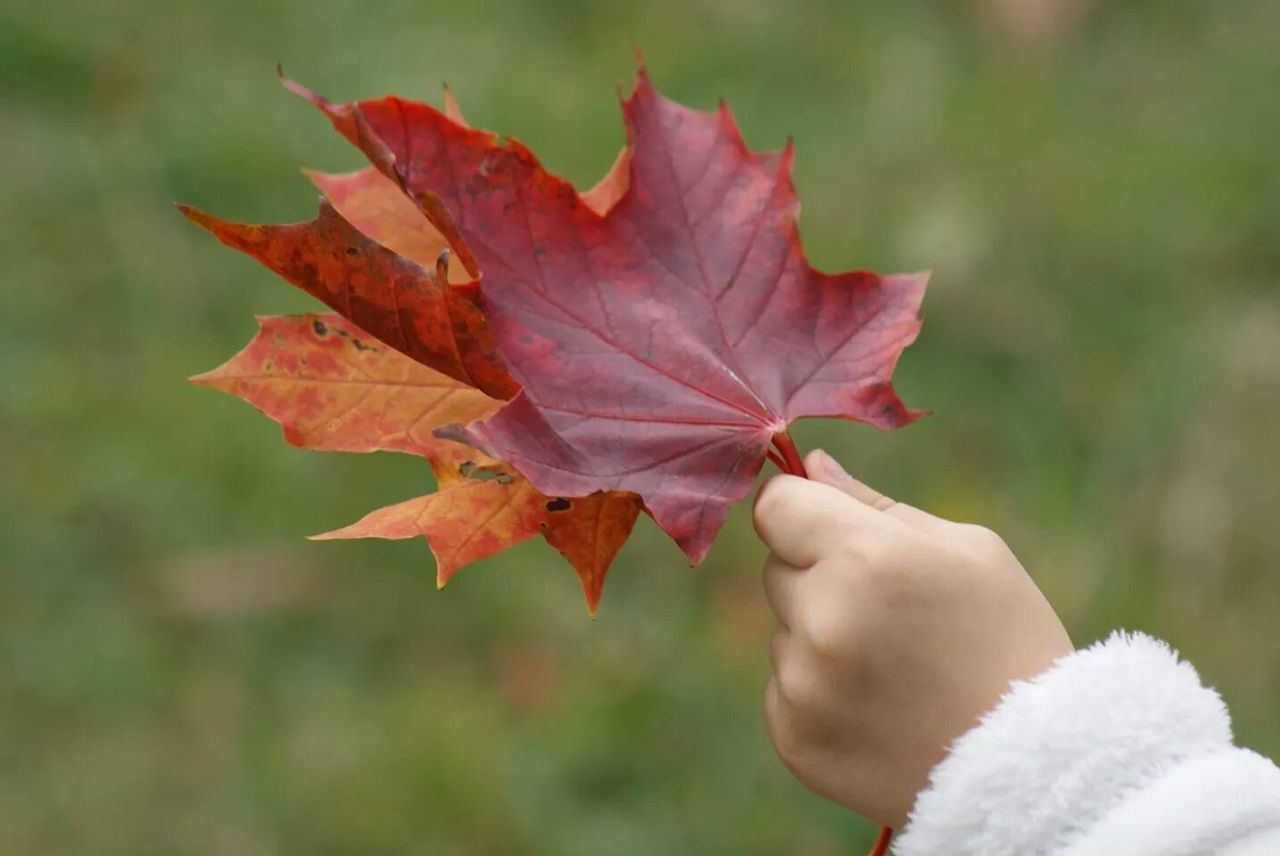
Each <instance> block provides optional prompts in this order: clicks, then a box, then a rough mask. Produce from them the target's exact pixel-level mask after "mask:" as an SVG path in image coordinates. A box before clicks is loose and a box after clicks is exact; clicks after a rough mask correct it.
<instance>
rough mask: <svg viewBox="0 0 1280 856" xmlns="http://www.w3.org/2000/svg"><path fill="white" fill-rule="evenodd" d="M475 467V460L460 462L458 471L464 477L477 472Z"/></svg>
mask: <svg viewBox="0 0 1280 856" xmlns="http://www.w3.org/2000/svg"><path fill="white" fill-rule="evenodd" d="M475 469H476V462H475V461H463V462H462V463H461V464H458V473H459V474H460V475H461V476H462V477H463V478H468V477H469V476H470V475H471V474H472V473H473V472H475Z"/></svg>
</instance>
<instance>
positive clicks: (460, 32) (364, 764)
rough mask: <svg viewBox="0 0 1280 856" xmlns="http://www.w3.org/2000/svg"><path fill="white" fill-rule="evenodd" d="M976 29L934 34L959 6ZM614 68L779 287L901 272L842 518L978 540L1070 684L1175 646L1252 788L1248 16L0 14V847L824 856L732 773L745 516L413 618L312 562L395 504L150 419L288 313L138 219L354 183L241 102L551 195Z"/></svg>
mask: <svg viewBox="0 0 1280 856" xmlns="http://www.w3.org/2000/svg"><path fill="white" fill-rule="evenodd" d="M974 5H976V4H974ZM637 46H638V47H640V48H642V49H643V50H644V52H645V54H646V56H647V59H648V64H649V67H650V69H651V71H652V73H653V76H654V78H655V80H656V82H657V83H658V85H659V86H660V87H661V88H662V89H663V90H664V91H665V92H666V93H667V94H669V95H671V96H673V97H675V98H678V99H680V100H682V101H685V102H687V103H691V104H695V105H701V106H711V105H713V104H714V103H715V100H716V99H717V98H719V97H721V96H723V97H725V98H727V99H728V100H729V101H730V103H731V104H732V105H733V107H734V109H735V111H736V113H737V115H738V117H739V120H740V122H741V125H742V127H743V129H744V132H745V134H746V136H747V139H748V141H749V142H750V143H751V144H752V145H753V146H754V147H756V148H768V147H775V146H778V145H781V144H782V143H783V142H784V141H785V140H786V138H787V137H788V135H791V136H794V138H795V141H796V146H797V183H798V186H799V189H800V193H801V197H802V199H803V200H804V203H805V213H804V217H803V227H804V231H805V239H806V245H807V247H808V248H809V252H810V255H811V257H812V258H813V259H814V261H815V263H817V264H819V265H820V266H823V267H826V268H833V269H834V268H843V267H850V266H866V267H872V268H877V269H882V270H915V269H920V268H925V267H929V266H932V265H937V266H938V270H937V274H936V276H935V278H934V284H933V286H932V291H931V293H930V295H929V298H928V300H927V304H926V310H927V316H928V318H927V323H926V325H925V328H924V331H923V335H922V337H921V340H920V342H919V343H918V344H917V345H916V346H915V347H913V348H912V349H911V350H910V351H909V352H908V354H907V356H906V358H905V359H904V361H903V363H902V366H901V369H900V374H899V378H900V387H901V389H902V390H903V392H904V394H905V395H906V397H907V398H908V399H909V401H910V402H911V403H913V404H917V405H920V406H926V407H930V408H932V409H933V410H934V411H935V415H934V416H933V417H932V418H930V419H928V420H926V421H924V422H922V423H920V424H918V425H915V426H912V427H911V428H909V429H907V430H904V431H901V432H897V433H895V434H892V435H886V434H880V433H878V432H875V431H873V430H871V429H866V428H862V427H859V426H851V425H847V424H809V425H805V426H801V427H800V428H799V430H798V431H797V437H798V440H799V441H800V442H801V445H803V446H805V447H811V446H813V445H818V444H823V445H825V446H826V447H827V448H829V449H831V450H832V451H833V452H834V453H836V454H837V455H838V456H840V457H842V458H843V459H844V460H845V461H847V462H848V463H849V464H850V465H851V467H852V468H853V469H854V471H855V472H857V473H858V474H859V475H861V476H863V477H864V478H866V480H868V481H869V482H870V483H872V484H874V485H876V486H878V487H880V488H881V489H883V490H884V491H885V492H887V493H890V494H892V495H895V496H898V497H900V498H902V499H904V500H906V501H909V502H912V503H915V504H918V505H922V506H924V507H927V508H930V509H932V510H935V511H937V512H938V513H941V514H945V515H949V516H953V517H957V518H965V519H971V520H976V521H980V522H983V523H986V524H988V525H991V526H993V527H994V528H996V529H998V530H999V531H1000V532H1002V533H1003V534H1005V535H1006V538H1007V540H1008V541H1009V542H1010V543H1011V544H1012V545H1013V546H1014V548H1015V550H1016V551H1017V552H1018V553H1019V555H1020V556H1021V558H1022V559H1023V561H1024V563H1025V564H1026V566H1027V567H1028V568H1029V569H1030V571H1031V572H1032V574H1033V575H1034V576H1035V577H1036V579H1037V580H1038V581H1039V582H1040V583H1041V585H1042V587H1043V588H1044V589H1045V590H1046V592H1047V593H1048V594H1049V596H1050V598H1051V600H1052V601H1053V602H1054V603H1055V605H1056V606H1057V607H1058V608H1059V610H1060V611H1061V613H1062V615H1063V617H1064V620H1065V621H1066V623H1067V625H1068V627H1069V628H1070V630H1071V631H1072V633H1073V635H1074V637H1075V638H1076V640H1077V641H1078V642H1080V643H1084V642H1088V641H1090V640H1092V639H1095V638H1097V637H1098V636H1100V635H1102V634H1104V633H1106V632H1107V631H1108V630H1109V629H1110V628H1112V627H1116V626H1125V627H1136V628H1142V629H1145V630H1148V631H1151V632H1153V633H1156V634H1158V635H1160V636H1162V637H1164V638H1166V639H1168V640H1169V641H1170V642H1172V643H1173V644H1175V645H1176V646H1178V647H1179V648H1180V649H1181V650H1183V651H1184V652H1185V653H1186V654H1187V655H1188V656H1189V657H1190V658H1191V659H1192V660H1193V661H1194V662H1195V663H1196V664H1197V665H1198V666H1199V667H1200V669H1201V670H1202V672H1203V673H1204V675H1205V676H1206V679H1207V680H1208V681H1210V682H1211V683H1213V684H1215V685H1216V686H1218V687H1219V688H1221V690H1222V691H1223V693H1224V695H1225V696H1226V698H1227V701H1228V702H1229V704H1230V705H1231V707H1232V709H1233V711H1234V714H1235V717H1236V723H1237V733H1238V736H1239V738H1240V739H1241V740H1242V741H1243V742H1245V743H1247V744H1250V745H1252V746H1254V747H1256V748H1258V749H1259V750H1261V751H1264V752H1267V753H1269V754H1272V755H1277V754H1280V643H1278V637H1277V630H1276V626H1275V616H1276V614H1277V613H1278V612H1280V576H1278V575H1277V559H1278V558H1280V526H1278V525H1277V519H1276V518H1277V513H1278V511H1280V489H1278V488H1277V485H1280V430H1277V425H1280V344H1278V343H1280V292H1278V291H1277V286H1278V285H1280V163H1278V159H1277V156H1276V149H1275V141H1276V140H1277V139H1280V98H1277V96H1276V87H1275V81H1277V80H1280V6H1277V5H1276V4H1275V3H1271V2H1267V0H1241V2H1238V3H1229V4H1228V3H1194V2H1178V0H1171V2H1167V3H1159V4H1157V3H1110V4H1098V5H1097V7H1096V8H1095V10H1094V12H1093V14H1092V15H1091V16H1090V17H1088V18H1087V19H1086V20H1085V21H1084V22H1083V23H1082V25H1081V26H1080V28H1079V29H1078V30H1077V31H1076V32H1074V33H1073V34H1069V35H1067V36H1066V37H1064V38H1063V39H1062V40H1061V41H1060V42H1059V43H1058V44H1057V46H1056V47H1055V48H1053V49H1052V50H1046V51H1039V52H1037V51H1031V50H1026V49H1022V50H1020V49H1018V47H1017V45H1016V44H1015V43H1014V42H1013V41H1011V40H1010V39H1009V38H1008V37H1004V36H1001V35H999V33H998V31H997V30H994V29H993V28H992V27H991V26H989V25H988V24H986V23H984V22H983V20H982V19H980V17H979V16H978V15H977V14H976V13H975V12H974V11H973V9H972V8H971V5H970V4H966V3H961V2H953V3H937V2H924V0H906V2H882V3H848V2H838V0H831V2H826V3H820V2H815V3H809V4H800V5H799V6H798V5H797V4H794V3H783V2H781V0H744V2H735V3H727V2H713V0H684V2H667V1H666V0H663V2H652V3H647V4H634V6H632V5H629V4H613V3H603V2H601V3H589V2H586V0H564V2H558V3H541V4H536V3H498V2H488V0H479V2H471V3H449V4H443V3H428V2H423V1H422V0H416V1H415V2H408V0H391V2H386V3H376V4H375V3H368V2H356V0H341V2H329V3H324V4H319V3H304V2H300V0H298V2H275V0H255V2H247V0H229V2H217V3H203V4H196V3H190V2H159V0H156V2H147V0H131V2H130V0H121V2H111V3H107V2H98V0H72V2H63V3H59V4H56V8H55V7H54V6H51V5H50V4H48V3H38V2H35V0H19V2H18V3H17V4H16V6H15V5H14V4H10V5H8V6H6V9H5V11H4V12H0V91H3V93H4V95H3V98H2V99H0V163H3V165H4V166H3V169H0V198H3V199H4V200H5V204H4V206H3V208H2V209H0V218H3V222H2V223H0V226H2V227H3V228H0V250H2V251H3V258H4V264H3V266H0V284H2V285H3V298H4V301H3V310H2V311H0V442H3V446H4V448H5V450H6V452H5V455H4V464H3V469H2V470H0V485H2V487H0V830H3V832H2V833H0V837H3V839H4V840H5V842H6V844H5V849H6V850H7V851H12V852H19V853H28V854H44V853H49V854H62V853H102V854H117V853H118V854H137V853H152V852H154V853H157V854H160V853H163V854H185V853H192V854H194V853H201V854H205V853H219V854H221V853H226V854H269V853H319V854H325V853H335V854H336V853H362V854H373V853H425V854H433V856H434V854H508V853H521V854H523V853H529V854H548V856H551V854H555V856H562V854H570V856H572V854H584V856H585V855H586V854H591V856H615V854H616V856H624V854H652V853H662V852H667V853H691V854H761V856H763V855H764V854H794V853H804V854H818V856H822V854H846V853H856V852H859V850H860V848H863V847H866V846H867V845H868V844H869V843H870V840H871V836H872V835H873V832H874V830H872V829H871V827H870V825H869V824H867V823H865V822H863V821H861V820H860V819H858V818H856V817H853V816H851V815H849V814H848V813H847V812H844V811H842V810H840V809H838V808H836V807H834V806H831V805H829V804H826V803H824V802H823V801H822V800H820V799H818V798H817V797H814V796H811V795H809V794H808V793H807V792H805V791H804V790H803V789H802V788H801V787H800V786H799V785H797V784H796V783H794V782H793V781H792V780H791V779H790V777H789V776H788V775H787V773H786V772H785V771H784V770H783V768H782V766H781V765H780V764H779V763H777V761H776V760H775V759H774V758H773V755H772V751H771V749H770V747H769V745H768V743H767V740H766V739H765V735H764V732H763V728H762V725H761V721H760V716H759V693H760V689H761V688H762V686H763V683H764V680H765V678H766V676H767V644H768V636H769V620H768V614H767V612H766V610H765V608H764V605H763V603H762V597H761V594H760V591H759V584H758V579H757V567H758V564H759V562H760V560H761V559H762V558H763V553H762V550H761V548H760V546H759V545H758V544H757V543H756V542H755V541H754V540H753V538H752V537H751V536H750V534H749V532H750V530H749V526H748V523H747V520H746V516H745V509H739V510H738V512H737V513H736V514H735V515H734V517H733V518H732V519H731V521H730V523H729V525H728V527H727V529H726V531H725V532H724V534H723V535H722V536H721V539H720V542H719V543H718V544H717V545H716V547H715V549H714V550H713V552H712V554H711V557H710V559H709V560H708V561H707V562H706V564H705V565H703V566H702V567H701V568H698V569H696V570H692V571H691V570H689V569H688V568H687V567H686V566H685V564H684V562H683V561H682V559H681V557H680V555H679V554H678V552H677V551H676V549H675V548H674V547H673V546H672V545H671V544H669V543H667V542H666V541H665V540H664V539H663V538H662V537H661V536H660V534H659V533H658V532H657V531H656V529H655V528H654V527H653V526H652V525H651V524H650V523H648V522H647V521H644V522H642V524H641V525H640V527H639V528H638V531H637V534H636V536H635V537H634V539H633V541H632V542H631V543H630V544H629V545H628V546H627V547H626V549H625V550H624V552H623V554H622V556H621V558H620V559H619V562H618V564H617V566H616V568H615V570H614V572H613V575H612V577H611V579H610V582H609V585H608V587H607V589H606V592H605V599H604V604H603V607H602V609H601V613H600V618H599V620H598V621H597V622H595V623H594V624H593V623H591V622H589V621H588V620H587V618H586V614H585V610H584V609H583V607H582V605H581V602H580V595H579V593H578V590H577V582H576V580H575V579H574V578H573V575H572V573H571V572H569V571H568V570H567V568H565V567H563V565H562V562H561V561H560V560H559V557H558V556H556V555H555V554H554V552H553V551H551V550H550V549H549V548H546V547H545V546H544V545H541V544H531V545H528V546H526V547H521V548H519V549H517V550H515V551H512V552H511V553H509V554H506V555H504V556H502V557H499V558H496V559H493V560H491V561H488V562H486V563H484V564H483V565H482V566H480V567H476V568H472V569H468V570H467V571H465V572H463V573H462V574H460V575H459V576H458V577H457V578H456V580H455V582H454V583H452V584H451V585H450V587H449V589H448V590H447V591H445V592H442V593H437V592H436V591H435V587H434V585H433V580H434V569H433V567H432V562H431V558H430V555H429V554H428V553H427V551H426V549H425V547H423V546H421V545H420V544H415V543H399V544H384V543H376V542H361V543H351V544H313V543H308V542H306V541H305V540H303V537H302V536H303V535H305V534H307V533H311V532H316V531H321V530H324V529H328V528H331V527H334V526H337V525H341V524H345V523H347V522H350V521H351V520H353V519H355V518H356V517H358V516H359V515H360V514H362V513H364V512H365V511H367V510H369V509H370V508H373V507H375V506H378V505H381V504H385V503H388V502H391V501H395V500H399V499H403V498H406V497H408V496H412V495H415V494H416V493H418V492H421V491H423V490H424V489H426V488H427V487H429V480H428V479H426V478H424V471H423V468H422V467H420V466H417V465H415V464H414V463H413V462H411V461H410V460H408V459H406V458H403V457H398V456H394V455H382V456H342V455H322V454H315V453H305V452H300V451H297V450H294V449H291V448H289V447H287V446H285V445H284V444H283V443H282V442H281V440H280V437H279V432H278V429H277V428H276V427H275V426H273V425H271V424H270V423H268V422H267V421H266V420H264V419H262V418H261V417H260V416H259V415H258V414H257V413H255V412H254V411H253V410H252V409H251V408H249V407H247V406H245V405H243V404H242V403H240V402H237V401H234V400H232V399H230V398H227V397H224V396H217V395H213V394H210V393H209V392H207V391H204V390H199V389H194V388H191V387H188V386H186V385H185V384H184V382H183V378H184V377H186V376H187V375H190V374H193V373H195V372H198V371H202V370H204V369H207V368H209V367H211V366H213V365H215V364H217V363H218V362H220V361H221V360H222V359H223V358H225V357H226V356H227V355H229V354H230V353H232V352H233V351H234V350H236V349H237V348H239V346H240V345H241V344H242V343H243V342H244V341H246V340H247V339H248V338H249V336H250V335H251V333H252V330H253V322H252V315H253V313H254V312H259V313H270V312H282V311H291V310H299V309H305V308H310V307H311V306H312V304H311V303H309V301H308V300H307V299H306V298H305V297H303V296H301V295H300V294H298V293H295V292H294V291H293V290H292V289H290V288H289V287H288V286H286V285H284V284H282V283H280V282H279V281H277V280H275V279H274V278H273V277H272V276H271V275H270V274H269V273H267V272H266V271H264V270H262V269H261V268H259V267H257V266H256V265H255V264H253V263H252V262H251V261H249V260H247V259H245V258H243V257H240V256H237V255H236V254H234V253H231V252H229V251H226V250H224V249H223V248H221V247H218V246H217V245H216V244H215V242H213V241H212V240H210V239H209V238H208V236H206V235H204V234H202V233H200V232H199V231H198V230H196V229H194V228H192V227H191V226H190V225H189V224H188V223H186V222H185V221H184V220H183V219H182V218H181V217H180V216H178V214H177V213H176V212H174V211H173V210H172V208H171V203H172V202H174V201H179V200H180V201H185V202H190V203H193V204H197V205H200V206H201V207H204V208H207V209H209V210H211V211H214V212H217V213H219V214H222V215H224V216H228V217H232V218H235V219H243V220H260V221H287V220H292V219H303V218H305V217H308V216H310V214H311V213H312V212H313V210H314V207H313V206H314V191H312V190H311V189H310V187H309V185H308V184H307V183H306V181H305V179H304V178H303V177H302V176H301V175H300V174H299V172H298V168H299V167H302V166H310V167H320V168H329V169H340V168H350V167H354V166H357V165H358V164H359V163H360V159H359V157H358V154H357V153H355V152H354V151H353V150H351V149H350V148H349V147H348V146H346V144H345V143H344V142H343V141H342V140H340V139H338V138H337V137H336V135H334V134H333V133H332V132H331V130H330V129H329V128H328V127H327V126H326V124H325V123H324V121H323V119H322V118H321V117H320V116H318V115H316V114H315V112H314V111H313V110H311V109H310V108H308V107H307V106H306V105H304V104H302V103H301V102H300V101H298V100H297V99H295V98H292V97H290V96H288V95H287V94H286V93H284V92H283V91H282V90H281V89H280V88H279V87H278V86H277V85H276V82H275V79H274V66H275V63H276V62H277V60H279V61H282V62H283V63H284V66H285V69H286V70H287V71H288V72H289V73H290V74H292V75H293V76H295V77H297V78H298V79H300V80H302V81H304V82H305V83H307V84H308V85H310V86H313V87H314V88H316V89H318V90H319V91H321V92H324V93H326V94H329V95H331V96H333V97H335V98H342V99H346V98H351V97H357V96H366V95H377V94H381V93H383V92H386V91H396V92H398V93H400V94H403V95H412V96H419V97H424V98H428V99H432V100H434V99H437V97H438V91H439V84H440V81H441V80H448V81H449V83H450V85H451V86H452V88H453V89H454V91H455V92H456V93H457V94H458V97H459V98H460V100H461V102H462V105H463V107H464V109H465V110H466V112H467V115H468V117H469V118H470V119H471V120H472V121H473V122H474V123H476V124H479V125H483V126H486V127H492V128H495V129H498V130H501V131H503V132H505V133H509V134H512V135H515V136H518V137H519V138H521V139H523V140H524V141H525V142H527V143H529V144H530V145H531V146H532V147H533V149H534V150H535V151H537V152H539V153H540V154H541V155H542V156H543V157H544V160H545V162H546V163H547V164H548V165H549V166H550V167H551V168H552V169H554V170H556V171H558V172H561V173H563V174H566V175H567V176H569V177H570V178H572V179H573V180H575V181H578V182H581V183H589V182H591V181H593V180H594V179H595V178H596V177H597V176H598V175H600V174H601V173H603V171H604V170H605V168H606V167H607V166H608V164H609V163H610V161H611V160H612V157H613V155H614V153H615V152H616V150H617V148H618V146H619V145H620V143H621V139H622V134H621V127H620V121H619V117H618V114H617V106H616V101H615V97H614V84H615V82H617V81H626V80H627V78H628V77H629V76H630V74H631V70H632V59H631V57H632V51H633V48H634V47H637Z"/></svg>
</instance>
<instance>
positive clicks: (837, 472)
mask: <svg viewBox="0 0 1280 856" xmlns="http://www.w3.org/2000/svg"><path fill="white" fill-rule="evenodd" d="M818 462H819V464H820V465H821V466H822V472H823V473H824V474H825V475H826V476H827V478H829V479H832V480H834V481H853V476H851V475H849V474H848V473H847V472H845V470H844V467H842V466H840V464H839V463H837V462H836V459H835V458H833V457H831V456H830V455H828V454H827V452H826V450H825V449H819V450H818Z"/></svg>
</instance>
